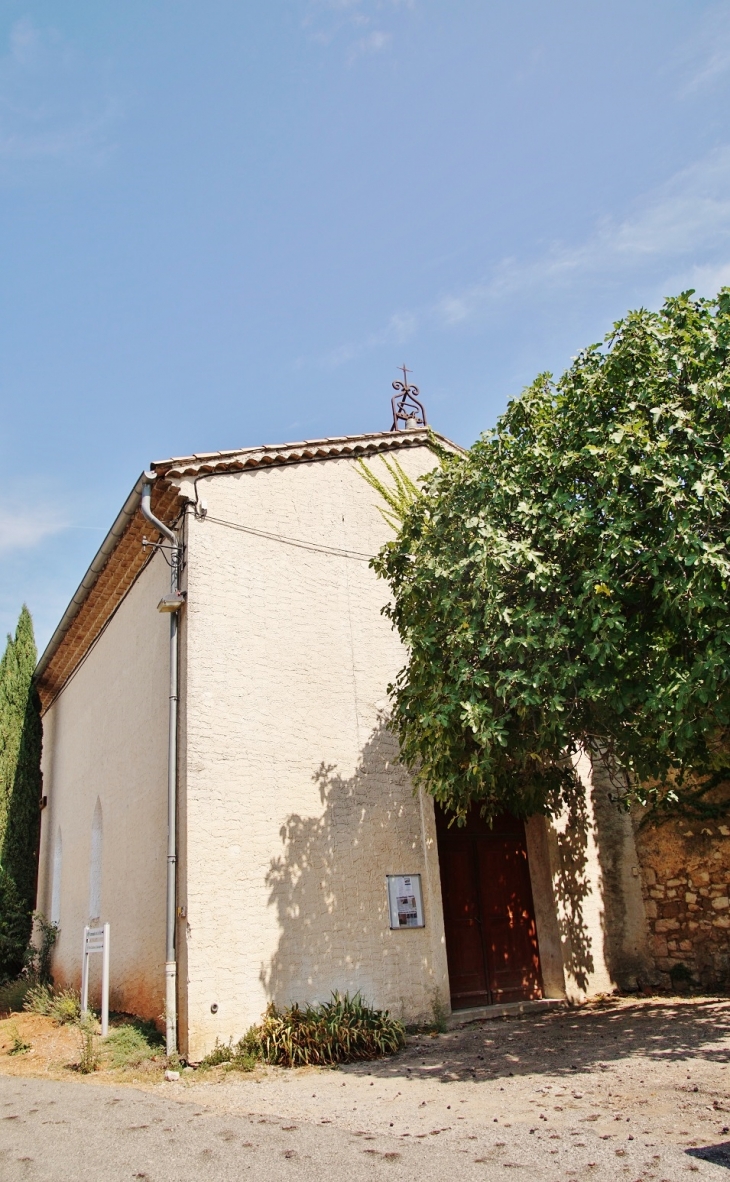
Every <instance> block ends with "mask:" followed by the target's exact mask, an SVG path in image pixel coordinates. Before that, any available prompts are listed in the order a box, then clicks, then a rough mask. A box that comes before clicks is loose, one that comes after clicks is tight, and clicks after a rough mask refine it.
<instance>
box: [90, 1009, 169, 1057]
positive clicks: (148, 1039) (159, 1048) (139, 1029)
mask: <svg viewBox="0 0 730 1182" xmlns="http://www.w3.org/2000/svg"><path fill="white" fill-rule="evenodd" d="M163 1049H164V1039H163V1038H162V1036H161V1035H160V1033H159V1032H158V1030H157V1029H156V1027H155V1025H154V1023H153V1022H145V1021H144V1020H143V1019H140V1020H137V1021H133V1022H124V1023H123V1024H122V1025H120V1026H115V1027H113V1028H112V1029H111V1030H110V1031H109V1034H108V1035H107V1037H106V1038H105V1039H104V1042H103V1055H104V1058H105V1060H106V1061H107V1062H108V1065H109V1066H110V1067H139V1065H140V1064H141V1063H144V1062H145V1060H147V1059H153V1058H155V1056H156V1055H161V1054H162V1053H163Z"/></svg>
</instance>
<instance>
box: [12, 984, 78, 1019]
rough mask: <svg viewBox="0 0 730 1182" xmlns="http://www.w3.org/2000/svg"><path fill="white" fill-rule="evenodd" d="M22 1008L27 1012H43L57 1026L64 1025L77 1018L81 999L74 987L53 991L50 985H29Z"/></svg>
mask: <svg viewBox="0 0 730 1182" xmlns="http://www.w3.org/2000/svg"><path fill="white" fill-rule="evenodd" d="M23 1009H24V1010H26V1011H27V1012H28V1013H29V1014H44V1015H46V1016H47V1017H49V1018H52V1019H53V1021H54V1022H55V1023H56V1025H57V1026H65V1025H67V1024H69V1023H71V1022H77V1021H78V1020H79V1018H80V1016H81V1000H80V998H79V995H78V993H77V992H76V991H75V989H61V990H59V991H58V992H57V993H55V992H54V991H53V989H52V988H51V986H50V985H31V987H30V989H28V991H27V993H26V995H25V1001H24V1003H23Z"/></svg>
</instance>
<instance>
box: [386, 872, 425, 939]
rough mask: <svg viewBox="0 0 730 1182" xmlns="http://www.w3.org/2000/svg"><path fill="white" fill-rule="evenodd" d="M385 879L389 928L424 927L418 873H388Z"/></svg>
mask: <svg viewBox="0 0 730 1182" xmlns="http://www.w3.org/2000/svg"><path fill="white" fill-rule="evenodd" d="M386 881H387V884H388V906H389V908H390V926H391V928H398V929H401V928H423V927H425V926H426V921H425V919H424V918H423V896H422V894H421V876H420V874H389V875H387V879H386Z"/></svg>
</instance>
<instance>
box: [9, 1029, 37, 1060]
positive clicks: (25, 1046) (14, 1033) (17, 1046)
mask: <svg viewBox="0 0 730 1182" xmlns="http://www.w3.org/2000/svg"><path fill="white" fill-rule="evenodd" d="M10 1037H11V1039H12V1046H11V1047H10V1050H9V1051H8V1054H9V1055H26V1054H27V1053H28V1051H30V1050H32V1049H33V1048H32V1047H31V1045H30V1043H29V1042H25V1041H24V1039H23V1036H22V1035H21V1033H20V1031H19V1030H18V1027H17V1026H16V1025H15V1023H13V1025H12V1026H11V1027H10Z"/></svg>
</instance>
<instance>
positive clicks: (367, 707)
mask: <svg viewBox="0 0 730 1182" xmlns="http://www.w3.org/2000/svg"><path fill="white" fill-rule="evenodd" d="M399 459H400V461H401V462H402V464H403V466H404V467H405V468H406V470H407V471H409V472H410V473H412V474H413V475H415V474H416V473H418V472H422V471H426V470H428V469H430V468H432V467H433V465H434V458H433V456H432V455H431V453H430V452H429V451H428V450H427V449H425V448H419V449H414V450H413V451H408V452H403V453H401V454H400V455H399ZM371 463H372V464H373V466H374V468H375V470H376V471H378V470H380V471H381V472H382V473H383V474H384V473H385V469H384V468H383V467H382V465H381V463H380V461H379V460H378V459H375V460H373V461H371ZM199 491H200V495H201V496H202V497H204V499H205V500H206V502H207V508H208V518H207V519H206V520H203V521H198V520H196V519H195V518H194V517H192V515H189V517H188V569H187V577H188V591H189V599H188V606H187V608H186V622H185V630H186V646H187V674H186V675H187V689H186V696H187V719H186V728H187V731H186V748H187V756H186V766H185V768H184V770H183V776H182V779H183V781H184V785H185V789H184V795H185V800H184V803H183V807H184V809H185V813H186V830H187V832H186V849H185V858H186V862H187V893H186V897H185V898H184V899H181V904H182V905H183V906H184V907H185V908H186V910H187V919H186V922H185V925H184V932H183V933H181V934H182V935H183V936H184V938H185V940H186V945H187V947H186V956H187V977H188V982H187V990H188V996H187V1014H186V1015H183V1016H182V1020H181V1031H183V1032H185V1031H186V1030H187V1035H188V1040H189V1041H188V1046H187V1051H188V1053H189V1055H190V1057H191V1058H193V1059H196V1058H198V1057H199V1056H201V1055H202V1054H203V1053H205V1051H206V1050H207V1049H209V1048H210V1047H211V1046H212V1045H213V1043H214V1042H215V1039H216V1038H217V1037H218V1038H221V1039H223V1040H227V1039H228V1038H229V1037H231V1036H232V1037H234V1038H236V1037H238V1036H239V1035H240V1034H242V1033H243V1031H244V1030H245V1029H246V1028H247V1026H248V1025H249V1024H250V1023H251V1022H254V1021H257V1020H258V1019H259V1017H260V1015H261V1013H262V1011H263V1010H264V1008H265V1006H266V1003H267V1002H268V1001H269V1000H270V999H273V1000H275V1001H276V1002H277V1003H280V1004H286V1003H288V1002H290V1001H299V1002H304V1001H308V1000H309V1001H314V1000H320V999H324V998H326V997H327V996H328V995H329V993H330V991H331V990H334V989H340V990H343V989H349V990H357V989H360V990H362V993H363V995H364V997H365V998H366V999H367V1000H368V1001H370V1002H372V1003H374V1004H376V1005H378V1006H387V1007H389V1008H391V1009H392V1010H393V1011H395V1013H396V1014H397V1015H398V1016H402V1017H404V1018H405V1019H406V1020H413V1019H415V1018H418V1017H422V1016H424V1015H426V1014H428V1013H429V1012H430V1008H431V1001H432V991H433V989H435V988H437V989H438V990H439V991H440V994H441V996H442V998H443V999H444V1000H446V999H447V998H448V979H447V971H446V957H445V946H444V940H443V928H442V919H441V902H440V882H439V872H438V860H437V851H436V840H435V828H434V821H433V808H432V805H431V802H430V800H428V801H419V799H418V798H414V796H413V794H412V789H411V786H410V783H409V781H408V779H407V777H406V775H405V773H404V772H403V769H402V768H401V767H400V766H399V765H397V763H396V762H395V759H396V754H397V749H396V745H395V742H394V739H393V737H392V736H391V735H390V734H389V732H388V731H387V730H386V728H385V726H384V721H383V711H384V709H385V708H386V705H387V700H386V699H387V685H388V682H389V681H391V680H392V679H393V677H394V675H395V673H396V672H397V670H398V668H399V667H400V666H401V665H402V663H403V660H404V654H403V651H402V649H401V647H400V644H399V642H398V639H397V637H396V636H395V634H394V633H393V632H392V630H391V628H390V625H389V623H388V621H387V620H385V619H384V618H383V617H382V616H381V614H380V608H381V606H382V604H383V603H384V601H385V599H386V593H387V589H386V587H385V585H384V584H383V583H382V582H380V581H378V580H377V579H376V577H375V575H374V573H373V572H372V571H371V570H370V569H369V568H368V564H367V561H366V560H360V559H357V558H345V557H342V556H340V555H336V554H328V553H323V552H322V551H321V550H309V549H303V548H301V547H297V546H293V545H289V544H287V543H286V542H284V541H281V540H274V539H271V538H264V537H260V536H255V535H252V534H248V533H245V532H238V531H236V530H235V529H232V528H229V527H227V526H224V525H220V524H216V523H215V522H214V521H212V520H211V518H218V519H223V520H226V521H229V522H234V523H239V524H242V525H245V526H249V527H253V528H255V529H259V530H265V531H268V532H272V533H277V534H280V535H284V536H285V537H287V538H289V539H302V540H305V541H308V542H312V543H316V544H317V545H318V546H320V547H327V546H330V547H338V548H341V549H351V550H355V551H357V552H359V553H361V554H364V555H371V554H374V553H375V552H376V550H377V549H378V548H379V547H380V546H381V545H382V543H383V542H384V541H385V540H386V539H387V538H388V537H389V536H391V535H390V532H389V527H388V526H387V525H386V524H385V522H384V521H383V519H382V517H381V516H380V514H379V512H378V509H377V500H378V498H377V494H376V493H375V492H374V491H373V490H372V489H371V488H370V487H369V486H368V485H367V484H366V483H365V481H364V480H363V479H362V477H361V476H360V475H359V474H358V472H357V470H356V467H355V462H354V461H353V460H350V459H331V460H326V461H322V462H316V463H302V464H293V465H290V466H286V467H276V468H270V469H263V470H261V469H257V470H254V471H248V472H243V473H240V474H235V475H226V476H216V477H214V478H212V479H209V480H204V481H202V482H200V484H199ZM408 873H420V874H422V876H423V887H424V907H425V914H426V927H425V929H422V930H408V931H390V930H389V926H388V910H387V898H386V888H385V876H386V874H408ZM211 1006H217V1007H218V1009H217V1012H216V1013H215V1014H213V1013H212V1012H211Z"/></svg>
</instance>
